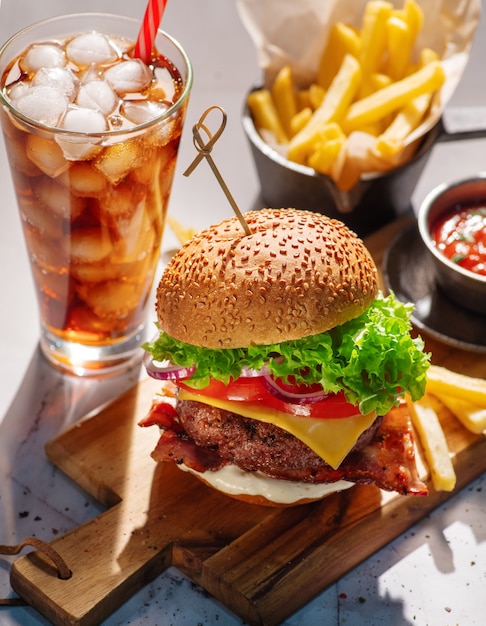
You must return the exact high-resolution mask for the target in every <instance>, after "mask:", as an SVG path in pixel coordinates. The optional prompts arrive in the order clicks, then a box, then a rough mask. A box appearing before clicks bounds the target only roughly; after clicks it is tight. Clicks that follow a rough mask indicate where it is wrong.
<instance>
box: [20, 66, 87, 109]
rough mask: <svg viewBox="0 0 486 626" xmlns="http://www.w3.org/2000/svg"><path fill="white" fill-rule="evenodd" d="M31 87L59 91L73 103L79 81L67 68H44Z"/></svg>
mask: <svg viewBox="0 0 486 626" xmlns="http://www.w3.org/2000/svg"><path fill="white" fill-rule="evenodd" d="M31 85H32V86H43V87H53V88H56V89H59V90H60V91H62V93H63V94H64V95H65V96H66V98H67V99H68V101H69V102H73V100H74V98H75V97H76V94H77V92H78V88H79V81H78V79H77V78H76V76H75V75H74V74H73V73H72V72H71V70H69V69H67V68H66V67H50V68H45V67H43V68H42V69H40V70H39V71H38V72H37V73H36V75H35V76H34V78H33V79H32V82H31Z"/></svg>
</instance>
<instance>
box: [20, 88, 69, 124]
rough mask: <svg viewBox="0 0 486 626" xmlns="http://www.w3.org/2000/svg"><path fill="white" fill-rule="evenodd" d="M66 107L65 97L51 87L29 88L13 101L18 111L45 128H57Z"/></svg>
mask: <svg viewBox="0 0 486 626" xmlns="http://www.w3.org/2000/svg"><path fill="white" fill-rule="evenodd" d="M67 106H68V100H67V98H66V96H65V95H64V94H63V93H62V91H60V90H59V89H54V88H53V87H31V88H30V89H29V90H28V91H26V92H24V93H23V94H21V95H20V97H19V98H17V100H16V101H15V107H16V108H17V110H18V111H20V112H21V113H22V114H23V115H25V116H26V117H29V118H30V119H31V120H35V121H36V122H40V123H41V124H46V126H57V124H58V122H59V120H60V119H61V117H62V116H63V115H64V113H65V111H66V109H67Z"/></svg>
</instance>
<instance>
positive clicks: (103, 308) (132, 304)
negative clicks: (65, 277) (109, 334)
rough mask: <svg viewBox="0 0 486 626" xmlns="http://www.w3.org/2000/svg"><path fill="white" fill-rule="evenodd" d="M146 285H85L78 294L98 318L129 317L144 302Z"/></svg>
mask: <svg viewBox="0 0 486 626" xmlns="http://www.w3.org/2000/svg"><path fill="white" fill-rule="evenodd" d="M144 288H145V285H144V283H143V281H142V282H141V284H137V283H124V282H122V281H120V280H109V281H106V282H105V283H98V284H95V285H83V286H81V287H80V288H79V289H78V294H79V295H80V297H81V298H82V299H83V300H84V301H85V302H86V304H87V305H88V306H89V307H90V308H91V309H92V310H93V311H94V312H95V314H96V315H98V317H102V318H105V317H118V318H124V317H127V315H129V314H130V313H132V311H133V310H134V309H136V308H137V307H138V306H140V303H141V302H143V295H144V294H143V289H144Z"/></svg>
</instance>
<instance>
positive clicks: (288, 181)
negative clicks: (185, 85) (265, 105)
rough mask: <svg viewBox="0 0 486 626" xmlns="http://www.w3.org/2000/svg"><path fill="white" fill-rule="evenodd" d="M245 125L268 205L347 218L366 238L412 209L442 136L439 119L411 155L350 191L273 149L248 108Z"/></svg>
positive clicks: (263, 194)
mask: <svg viewBox="0 0 486 626" xmlns="http://www.w3.org/2000/svg"><path fill="white" fill-rule="evenodd" d="M243 129H244V131H245V133H246V136H247V138H248V141H249V143H250V147H251V151H252V154H253V158H254V161H255V165H256V170H257V174H258V177H259V180H260V187H261V195H262V199H263V201H264V202H265V204H266V206H268V207H273V208H278V207H293V208H296V209H308V210H310V211H316V212H318V213H322V214H324V215H329V216H330V217H333V218H336V219H339V220H341V221H342V222H344V223H345V224H346V225H347V226H349V227H350V228H351V229H353V230H354V231H355V232H356V233H358V235H360V236H361V237H365V236H366V235H368V234H370V233H371V232H373V231H376V230H378V229H379V228H380V227H382V226H384V225H385V224H387V223H389V222H391V221H393V220H394V219H396V218H397V217H399V216H400V215H404V214H406V213H409V212H411V203H410V197H411V195H412V193H413V191H414V189H415V186H416V184H417V182H418V180H419V177H420V175H421V173H422V170H423V168H424V167H425V164H426V162H427V159H428V157H429V153H430V151H431V149H432V147H433V145H434V143H435V142H436V140H437V139H438V138H439V136H440V135H441V133H442V131H443V129H442V125H441V123H439V124H437V125H436V126H434V128H432V130H430V131H429V132H428V133H427V134H426V135H425V137H424V138H423V140H422V142H421V144H420V146H419V147H418V149H417V151H416V152H415V154H414V156H413V158H412V159H411V160H410V161H408V162H407V163H406V164H404V165H401V166H400V167H397V168H395V169H393V170H390V171H388V172H384V173H375V174H369V175H366V176H363V177H362V178H361V180H360V182H359V183H358V184H357V185H356V186H355V187H354V188H353V189H352V190H351V191H349V192H344V191H341V190H339V189H338V187H337V186H336V184H335V182H334V181H333V180H332V178H330V177H329V176H325V175H323V174H319V173H317V172H316V171H315V170H313V169H312V168H310V167H307V166H304V165H300V164H298V163H293V162H292V161H288V160H287V159H285V158H284V157H282V156H281V155H280V154H279V153H278V152H276V151H275V150H273V148H271V147H270V146H269V145H268V144H267V143H266V142H265V141H264V140H263V139H262V138H261V136H260V134H259V133H258V131H257V130H256V128H255V126H254V124H253V119H252V116H251V114H250V111H249V109H248V107H245V108H244V111H243Z"/></svg>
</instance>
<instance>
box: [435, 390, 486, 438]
mask: <svg viewBox="0 0 486 626" xmlns="http://www.w3.org/2000/svg"><path fill="white" fill-rule="evenodd" d="M439 400H440V401H441V402H442V403H443V404H444V405H445V406H446V407H447V408H448V409H449V411H451V412H452V413H454V415H455V416H456V417H457V419H458V420H459V421H460V422H461V424H462V425H463V426H464V427H465V428H467V429H468V430H470V431H471V432H472V433H475V434H476V435H480V434H481V433H483V432H485V431H486V406H479V405H477V404H474V403H473V402H468V401H467V400H464V399H463V398H456V397H454V396H448V395H445V394H442V395H441V396H440V398H439Z"/></svg>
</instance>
